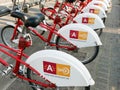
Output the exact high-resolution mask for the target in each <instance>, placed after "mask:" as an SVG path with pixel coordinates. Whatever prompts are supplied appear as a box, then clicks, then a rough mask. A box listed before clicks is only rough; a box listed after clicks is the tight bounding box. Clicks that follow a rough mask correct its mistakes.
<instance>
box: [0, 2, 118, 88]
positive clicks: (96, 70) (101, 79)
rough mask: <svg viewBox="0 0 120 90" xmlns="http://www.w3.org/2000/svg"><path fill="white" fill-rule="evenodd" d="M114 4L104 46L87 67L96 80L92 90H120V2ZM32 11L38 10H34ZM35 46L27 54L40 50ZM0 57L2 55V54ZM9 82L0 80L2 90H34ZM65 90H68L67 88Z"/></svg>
mask: <svg viewBox="0 0 120 90" xmlns="http://www.w3.org/2000/svg"><path fill="white" fill-rule="evenodd" d="M112 2H113V7H112V12H111V13H109V14H108V17H107V20H106V23H105V24H106V28H105V29H104V32H103V33H102V35H101V36H100V38H101V41H102V43H103V45H102V46H101V47H100V52H99V55H98V57H97V58H96V59H95V60H94V61H93V62H91V63H89V64H88V65H86V67H87V68H88V70H89V71H90V73H91V76H92V77H93V79H94V80H95V85H94V86H92V87H91V90H120V0H113V1H112ZM32 10H33V11H34V10H36V9H34V8H33V9H32ZM1 20H2V21H4V20H3V19H1ZM2 21H0V24H2ZM3 24H4V23H3ZM35 42H39V43H37V45H39V46H40V47H43V46H44V45H43V46H41V41H39V40H38V39H36V41H35ZM35 46H36V44H35V45H33V46H32V47H31V49H29V50H26V52H27V53H28V52H29V54H32V52H33V51H36V50H37V49H38V48H34V49H33V47H35ZM40 49H42V48H40ZM0 56H2V55H1V54H0ZM6 58H7V57H6ZM5 80H8V81H5ZM9 81H11V79H10V78H8V77H5V78H4V79H3V78H0V90H32V89H31V88H30V87H29V86H28V84H27V83H26V82H23V81H22V80H20V79H15V80H13V81H11V82H13V83H12V84H11V85H9ZM3 88H4V89H3ZM63 90H67V88H64V89H63ZM69 90H80V89H79V87H75V88H69Z"/></svg>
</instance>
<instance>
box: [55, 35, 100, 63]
mask: <svg viewBox="0 0 120 90" xmlns="http://www.w3.org/2000/svg"><path fill="white" fill-rule="evenodd" d="M56 45H57V47H56V49H57V50H61V51H64V52H66V53H68V54H71V55H72V56H74V57H76V58H77V59H78V60H80V61H81V62H82V63H83V64H88V63H90V62H92V61H93V60H94V59H95V58H96V57H97V55H98V52H99V46H93V47H84V48H75V49H74V50H68V49H67V48H60V47H58V46H61V45H65V46H66V45H67V46H70V47H71V46H72V45H71V44H70V43H68V42H67V41H65V40H64V39H62V38H60V37H59V36H58V37H57V39H56Z"/></svg>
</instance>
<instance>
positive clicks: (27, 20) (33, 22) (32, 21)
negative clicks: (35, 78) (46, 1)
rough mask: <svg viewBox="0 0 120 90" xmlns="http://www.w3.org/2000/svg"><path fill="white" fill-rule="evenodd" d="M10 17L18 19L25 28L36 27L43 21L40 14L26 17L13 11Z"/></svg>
mask: <svg viewBox="0 0 120 90" xmlns="http://www.w3.org/2000/svg"><path fill="white" fill-rule="evenodd" d="M11 16H12V17H15V18H19V19H21V20H22V21H23V22H24V25H25V26H26V27H29V26H31V27H36V26H37V25H39V23H40V22H42V21H43V20H44V19H45V16H44V15H43V14H41V13H35V14H34V15H33V14H32V15H27V14H24V13H22V12H17V11H13V12H12V13H11Z"/></svg>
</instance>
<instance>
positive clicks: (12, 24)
mask: <svg viewBox="0 0 120 90" xmlns="http://www.w3.org/2000/svg"><path fill="white" fill-rule="evenodd" d="M6 24H7V25H11V26H13V27H15V26H16V24H14V23H13V22H6ZM17 29H18V31H19V32H22V29H21V28H20V27H18V28H17Z"/></svg>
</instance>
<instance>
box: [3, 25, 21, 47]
mask: <svg viewBox="0 0 120 90" xmlns="http://www.w3.org/2000/svg"><path fill="white" fill-rule="evenodd" d="M14 28H15V27H13V26H11V25H7V26H5V27H3V29H2V30H1V39H2V42H3V43H4V44H5V45H7V46H9V47H13V48H17V47H18V37H19V35H20V32H19V31H18V30H17V31H16V35H15V38H14V39H13V40H11V37H12V36H13V32H14Z"/></svg>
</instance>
